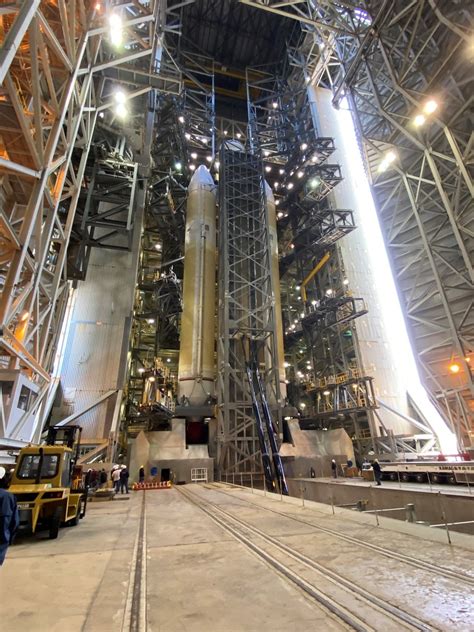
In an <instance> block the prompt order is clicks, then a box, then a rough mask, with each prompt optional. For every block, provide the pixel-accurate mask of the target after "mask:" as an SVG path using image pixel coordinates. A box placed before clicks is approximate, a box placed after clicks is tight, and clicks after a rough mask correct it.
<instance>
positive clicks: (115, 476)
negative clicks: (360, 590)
mask: <svg viewBox="0 0 474 632" xmlns="http://www.w3.org/2000/svg"><path fill="white" fill-rule="evenodd" d="M121 471H122V470H121V469H120V468H119V467H117V468H116V469H115V470H114V471H113V472H112V482H113V484H114V489H115V493H116V494H118V493H119V491H120V473H121Z"/></svg>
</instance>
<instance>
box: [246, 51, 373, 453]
mask: <svg viewBox="0 0 474 632" xmlns="http://www.w3.org/2000/svg"><path fill="white" fill-rule="evenodd" d="M293 57H294V55H293V54H291V55H289V56H288V59H287V63H286V64H282V65H280V67H279V68H277V69H274V71H275V72H278V73H282V72H286V74H285V75H282V74H276V75H270V74H268V69H267V68H251V69H247V81H248V84H247V85H248V91H247V94H248V101H249V129H250V132H251V133H250V142H251V144H252V146H253V147H255V148H260V147H261V148H262V150H263V155H264V157H265V158H264V159H265V161H266V164H265V172H266V173H268V176H267V177H268V179H269V181H270V182H271V183H272V185H273V189H274V192H275V195H276V198H277V205H278V209H279V212H278V219H279V222H278V226H279V232H280V275H281V279H282V285H283V287H284V288H285V289H286V294H285V297H284V309H283V314H284V324H285V354H286V357H287V359H288V363H287V364H288V377H289V378H290V379H289V385H288V395H289V400H290V403H291V404H292V405H294V406H295V407H296V408H298V409H299V410H300V414H301V416H302V417H304V418H309V419H312V420H313V422H314V424H315V425H316V427H320V428H323V427H335V426H341V425H342V426H343V427H345V428H346V429H347V431H348V432H349V434H350V436H351V437H355V438H356V440H357V442H358V447H359V451H360V452H362V449H361V448H362V439H363V438H364V439H366V440H367V441H366V442H365V447H366V448H367V449H370V448H371V447H373V439H372V438H371V434H372V435H374V432H372V433H370V431H369V428H372V430H373V429H374V424H373V422H372V416H371V415H372V412H371V411H372V409H374V408H376V407H377V405H376V402H375V397H374V391H373V386H372V378H370V377H368V376H366V375H365V372H364V367H363V366H362V361H361V358H360V357H359V355H358V351H357V349H358V347H357V344H358V343H357V331H356V328H355V325H354V323H353V321H354V320H355V319H356V318H358V317H359V316H361V315H363V314H365V313H367V310H366V309H365V305H364V301H363V300H362V299H361V298H355V297H353V296H352V295H350V294H349V291H348V288H347V286H346V285H345V284H344V279H345V275H344V263H343V261H342V258H341V255H340V252H339V248H338V245H337V242H338V240H339V239H341V238H343V237H344V236H345V235H346V234H348V233H350V232H351V231H353V230H354V229H355V221H354V214H353V212H352V211H350V210H347V209H334V208H332V206H331V203H330V201H329V199H330V197H329V196H330V193H331V192H332V190H333V189H334V187H336V186H337V185H338V183H339V182H340V181H341V180H342V174H341V169H340V167H339V165H338V164H332V163H331V154H332V153H333V152H334V140H333V139H332V138H326V137H322V136H321V135H320V133H319V131H318V129H317V127H316V120H317V117H316V113H315V112H313V111H312V110H313V108H314V104H313V103H312V102H311V100H310V98H309V95H308V90H307V83H306V81H305V75H304V73H302V72H301V70H300V68H299V67H296V68H295V67H294V63H293ZM328 288H330V289H329V290H328ZM326 291H329V292H331V294H330V295H326ZM321 396H322V398H323V401H321ZM314 424H313V425H314Z"/></svg>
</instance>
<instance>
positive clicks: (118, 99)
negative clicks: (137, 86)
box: [114, 90, 127, 103]
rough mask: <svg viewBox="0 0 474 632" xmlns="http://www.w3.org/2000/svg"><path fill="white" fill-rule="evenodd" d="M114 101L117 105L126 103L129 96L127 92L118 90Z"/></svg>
mask: <svg viewBox="0 0 474 632" xmlns="http://www.w3.org/2000/svg"><path fill="white" fill-rule="evenodd" d="M114 100H115V103H125V101H126V100H127V96H126V94H125V92H123V90H116V91H115V92H114Z"/></svg>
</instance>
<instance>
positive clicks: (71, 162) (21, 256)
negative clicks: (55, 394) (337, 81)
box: [0, 0, 163, 440]
mask: <svg viewBox="0 0 474 632" xmlns="http://www.w3.org/2000/svg"><path fill="white" fill-rule="evenodd" d="M92 4H93V3H92ZM89 5H90V3H87V2H84V1H83V0H78V1H77V2H66V0H58V2H56V3H51V2H46V1H44V0H43V1H41V2H37V1H35V2H22V3H19V7H18V6H17V5H16V4H14V3H11V4H9V5H8V6H6V7H5V10H3V11H2V12H1V15H0V38H1V40H2V48H1V49H0V62H1V68H0V79H2V83H3V98H2V100H1V102H0V152H1V154H2V161H1V164H0V175H1V183H2V187H1V206H2V208H1V222H0V226H1V229H0V230H1V236H0V265H1V268H2V277H1V278H2V296H1V299H0V331H1V335H0V346H1V347H2V350H3V355H2V366H3V368H7V367H8V368H10V369H13V370H18V369H22V370H24V371H25V372H27V373H28V376H29V378H30V379H31V380H32V382H34V383H36V384H37V385H38V386H39V387H40V392H41V393H43V390H44V387H45V385H47V383H48V381H49V375H50V371H51V368H52V365H53V361H54V354H55V349H56V346H57V341H58V336H59V335H60V332H61V323H62V319H63V314H64V311H65V307H66V301H67V297H68V291H67V290H68V283H67V275H66V254H67V248H68V243H69V238H70V235H71V231H72V227H73V220H74V216H75V213H76V208H77V205H78V200H79V195H80V192H81V184H82V181H83V177H84V174H85V169H86V165H87V158H88V153H89V150H90V147H91V142H92V138H93V134H94V130H95V128H96V124H97V121H98V118H99V117H98V113H99V110H100V109H101V108H102V109H103V108H104V107H106V106H107V104H105V106H104V105H103V104H101V98H102V97H103V96H104V94H105V95H106V94H107V90H105V92H104V85H105V83H106V82H107V80H105V83H104V80H103V79H101V78H100V77H99V74H98V73H99V71H100V70H101V68H104V64H106V66H107V68H109V69H110V68H114V67H119V66H121V65H122V64H126V65H127V67H131V66H132V65H133V64H134V63H138V62H136V61H135V60H140V62H143V59H145V58H146V57H148V58H150V56H153V55H154V54H155V51H156V38H157V35H158V33H159V29H157V25H156V16H157V12H158V9H159V7H160V6H162V5H163V2H162V1H161V0H157V1H154V0H152V1H151V2H150V3H148V4H147V5H146V6H145V5H142V4H139V3H133V4H132V3H120V6H119V4H118V3H116V5H117V6H116V7H115V10H117V11H120V12H123V18H124V22H123V24H124V39H125V40H126V41H125V42H124V44H126V45H127V46H128V47H130V48H132V49H134V50H135V51H136V54H134V55H122V54H121V53H120V52H119V51H117V50H115V49H114V48H113V47H112V46H111V45H110V44H109V41H108V36H107V33H108V26H106V22H105V20H106V17H105V16H102V15H99V14H98V13H95V12H94V10H90V9H89ZM145 31H146V32H145ZM149 89H150V87H149V86H147V87H146V88H143V87H142V88H141V90H140V93H143V92H146V91H148V90H149ZM129 96H133V93H130V95H129ZM110 105H111V103H110ZM109 120H110V119H109ZM111 123H113V118H112V120H111ZM12 341H13V343H12ZM47 400H48V398H47V397H43V398H42V402H46V401H47ZM37 408H38V406H35V407H34V409H33V408H32V409H31V411H30V412H29V413H28V414H31V415H33V414H34V415H36V412H35V411H36V409H37ZM43 412H44V411H43ZM43 412H42V408H41V406H40V408H39V413H38V414H37V415H36V422H35V423H36V425H35V426H34V428H33V430H32V431H31V434H30V436H29V439H33V440H37V439H38V437H39V434H40V432H41V428H42V425H43V423H44V418H43ZM3 430H4V432H6V433H7V434H8V432H9V428H8V423H7V427H6V428H4V429H3Z"/></svg>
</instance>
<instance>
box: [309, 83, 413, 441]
mask: <svg viewBox="0 0 474 632" xmlns="http://www.w3.org/2000/svg"><path fill="white" fill-rule="evenodd" d="M315 94H316V102H317V106H318V115H319V122H320V127H321V133H322V135H323V136H332V137H334V139H335V144H336V151H335V153H334V154H333V156H332V158H331V161H332V162H334V163H338V164H340V165H341V167H342V174H343V176H344V180H343V181H342V182H340V183H339V184H338V185H337V187H336V188H335V189H334V193H333V196H334V201H335V203H336V206H337V208H348V209H353V210H354V211H355V214H356V225H357V227H358V228H357V230H355V231H353V232H352V233H350V234H349V235H347V236H346V237H344V239H341V241H340V247H341V253H342V258H343V261H344V266H345V269H346V274H347V278H348V280H349V288H350V290H351V291H352V293H353V295H354V296H358V297H359V296H360V297H362V298H364V299H365V301H366V304H367V308H368V310H369V312H368V314H367V315H366V316H362V317H361V318H358V319H357V321H356V327H357V336H358V340H359V348H360V353H361V356H362V362H363V366H364V369H365V371H366V373H367V374H368V375H372V376H373V377H374V378H375V382H374V386H375V391H376V395H377V397H379V398H380V399H381V400H383V401H384V402H386V403H387V404H388V405H390V406H391V407H393V408H394V409H395V410H398V411H400V412H401V413H403V414H405V415H408V414H409V413H410V410H409V405H408V397H407V390H408V389H407V386H408V385H407V376H406V375H405V368H406V367H405V366H404V362H403V358H400V353H399V349H398V345H399V344H400V341H399V340H398V339H397V336H396V335H395V332H394V329H393V328H392V327H391V324H390V322H389V319H388V318H387V307H388V310H390V309H393V310H396V309H397V306H395V305H393V306H390V305H387V301H390V298H389V297H387V288H386V286H384V285H383V284H381V283H380V275H379V274H378V271H377V270H376V269H375V266H374V264H373V256H372V255H373V252H371V249H373V248H374V244H373V230H372V227H371V225H370V223H371V221H372V217H371V216H370V215H369V214H368V212H367V208H366V207H364V205H363V203H361V199H360V197H359V196H358V195H357V192H358V189H359V188H360V187H361V183H360V182H358V172H357V171H356V170H354V169H351V153H350V149H348V147H349V146H348V141H347V139H346V138H345V137H344V134H343V133H342V131H341V126H340V123H339V118H338V113H337V112H336V110H334V108H333V106H332V94H331V92H330V91H329V90H323V89H321V88H318V89H317V90H316V91H315ZM378 413H379V415H380V416H381V418H382V419H383V421H384V423H385V425H386V426H387V427H388V428H390V429H392V430H393V431H394V432H395V434H411V433H413V431H414V427H413V426H412V425H411V424H410V423H408V422H406V421H405V420H403V419H401V418H400V417H398V416H395V415H393V414H392V413H391V412H389V411H387V410H384V409H380V410H379V411H378Z"/></svg>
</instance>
